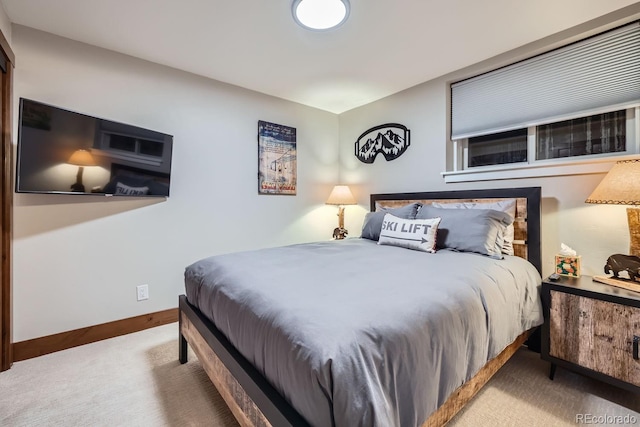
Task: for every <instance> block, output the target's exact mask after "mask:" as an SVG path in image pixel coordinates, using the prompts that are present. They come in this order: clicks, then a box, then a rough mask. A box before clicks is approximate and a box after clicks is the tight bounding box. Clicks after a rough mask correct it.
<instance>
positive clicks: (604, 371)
mask: <svg viewBox="0 0 640 427" xmlns="http://www.w3.org/2000/svg"><path fill="white" fill-rule="evenodd" d="M542 304H543V309H544V319H545V321H544V325H543V327H542V352H541V357H542V359H544V360H548V361H549V362H551V371H550V373H549V378H551V379H553V376H554V375H555V370H556V366H560V367H563V368H566V369H570V370H573V371H575V372H578V373H580V374H583V375H587V376H590V377H593V378H596V379H598V380H601V381H604V382H607V383H610V384H613V385H616V386H619V387H622V388H624V389H626V390H629V391H634V392H640V355H639V354H638V352H639V349H638V346H639V344H640V293H636V292H632V291H627V290H625V289H622V288H616V287H614V286H610V285H605V284H603V283H598V282H594V281H593V280H592V279H591V277H590V276H582V277H580V278H570V277H562V276H561V277H560V279H559V280H557V281H555V282H553V281H550V280H549V279H545V280H543V281H542Z"/></svg>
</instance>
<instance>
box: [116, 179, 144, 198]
mask: <svg viewBox="0 0 640 427" xmlns="http://www.w3.org/2000/svg"><path fill="white" fill-rule="evenodd" d="M147 193H149V187H129V186H128V185H124V184H123V183H121V182H118V183H117V184H116V191H115V193H114V194H115V195H116V196H144V195H145V194H147Z"/></svg>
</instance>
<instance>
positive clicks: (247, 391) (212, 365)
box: [179, 187, 542, 427]
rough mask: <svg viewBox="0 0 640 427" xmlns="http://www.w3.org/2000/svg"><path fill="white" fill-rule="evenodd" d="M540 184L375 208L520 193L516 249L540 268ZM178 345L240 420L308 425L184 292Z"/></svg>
mask: <svg viewBox="0 0 640 427" xmlns="http://www.w3.org/2000/svg"><path fill="white" fill-rule="evenodd" d="M540 194H541V191H540V187H526V188H507V189H493V190H468V191H445V192H426V193H425V192H422V193H398V194H372V195H371V210H372V211H375V210H376V209H378V208H379V207H392V206H400V205H403V204H407V203H410V202H414V201H418V202H422V203H431V202H434V201H440V202H443V203H446V202H459V201H475V202H485V203H486V202H493V201H498V200H501V199H514V198H515V199H517V208H516V209H517V210H516V221H515V222H514V225H515V232H516V235H515V241H514V250H515V252H516V255H518V256H521V257H523V258H526V259H528V260H529V261H530V262H531V263H532V264H533V265H534V266H535V267H536V268H537V269H538V271H539V272H540V271H541V259H542V258H541V245H540ZM179 310H180V316H179V322H180V337H179V341H180V345H179V353H180V354H179V359H180V362H181V363H186V362H187V347H188V345H189V346H191V348H192V349H193V351H195V353H196V355H197V356H198V359H199V360H200V362H201V363H202V366H203V368H204V369H205V371H206V373H207V375H208V376H209V378H210V379H211V381H212V382H213V384H214V385H215V387H216V388H217V389H218V391H219V393H220V395H221V396H222V398H223V399H224V400H225V402H226V403H227V405H228V406H229V408H230V409H231V411H232V413H233V414H234V416H235V417H236V419H237V420H238V422H239V424H240V425H241V426H243V427H244V426H277V427H280V426H291V427H293V426H296V427H298V426H308V425H309V424H308V423H307V421H306V420H305V419H304V418H303V417H302V416H301V415H300V414H299V413H298V412H297V411H296V410H295V409H293V408H292V407H291V405H289V403H288V402H287V401H286V400H285V399H284V398H283V397H282V396H281V395H280V394H279V393H278V392H277V391H276V390H275V389H274V388H273V387H272V386H271V385H270V384H269V382H268V381H267V380H266V379H265V378H264V376H262V375H261V374H260V373H259V372H258V371H257V369H256V368H254V367H253V366H252V365H251V363H249V362H248V361H247V360H246V359H245V358H244V357H243V356H242V355H241V354H240V353H239V352H238V351H237V350H236V349H235V348H234V347H233V345H232V344H231V343H230V342H229V341H228V340H227V339H226V337H225V336H224V335H223V334H222V333H221V332H220V331H219V330H218V329H217V328H216V327H215V326H214V325H213V324H212V323H211V321H209V320H208V319H207V318H206V317H204V315H202V313H201V312H200V311H199V310H198V309H197V308H196V307H194V306H192V305H191V304H189V302H188V301H187V298H186V296H185V295H181V296H180V298H179ZM530 333H531V331H526V332H524V333H523V334H521V335H520V336H519V337H518V338H516V339H515V341H513V343H511V344H510V345H509V346H507V348H505V349H504V350H503V351H502V352H501V353H500V354H499V355H498V356H496V357H495V358H493V359H491V360H490V361H488V362H487V363H486V364H485V366H484V367H483V368H482V369H481V370H480V371H479V372H478V373H477V374H476V375H475V376H474V377H473V378H472V379H471V380H469V381H467V382H466V383H465V384H463V385H462V386H460V387H459V388H458V389H457V390H456V391H454V392H453V393H452V395H451V396H449V398H448V399H447V401H446V402H445V403H444V404H443V405H442V406H440V407H439V408H438V409H437V410H436V411H435V412H434V413H433V414H432V415H431V416H430V417H429V418H428V419H427V421H426V422H425V423H424V424H423V425H422V427H431V426H442V425H444V424H446V423H447V422H448V421H449V420H450V419H451V418H453V417H454V416H455V414H456V413H457V412H458V411H459V410H460V409H462V407H463V406H464V405H465V404H466V403H467V402H469V401H470V400H471V399H472V398H473V396H474V395H475V394H476V393H477V392H478V391H479V390H480V389H481V388H482V386H484V385H485V384H486V383H487V382H488V381H489V379H491V377H492V376H493V374H495V373H496V372H497V371H498V369H500V368H501V367H502V366H503V365H504V364H505V363H506V362H507V361H508V360H509V358H510V357H511V356H512V355H513V354H514V353H515V352H516V351H517V350H518V348H519V347H520V346H521V345H522V344H524V343H525V341H526V340H527V338H528V337H529V334H530Z"/></svg>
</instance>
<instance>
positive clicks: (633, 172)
mask: <svg viewBox="0 0 640 427" xmlns="http://www.w3.org/2000/svg"><path fill="white" fill-rule="evenodd" d="M586 203H601V204H608V205H640V159H634V160H621V161H619V162H617V163H616V164H615V165H613V167H612V168H611V170H610V171H609V172H608V173H607V174H606V175H605V177H604V178H603V179H602V181H601V182H600V184H598V186H597V187H596V189H595V190H593V193H591V195H590V196H589V198H588V199H587V200H586Z"/></svg>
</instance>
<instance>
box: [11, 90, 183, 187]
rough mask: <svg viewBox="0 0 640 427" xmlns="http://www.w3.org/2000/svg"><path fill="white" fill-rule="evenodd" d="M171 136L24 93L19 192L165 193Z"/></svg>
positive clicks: (167, 185) (19, 149) (19, 132)
mask: <svg viewBox="0 0 640 427" xmlns="http://www.w3.org/2000/svg"><path fill="white" fill-rule="evenodd" d="M172 148H173V137H172V136H171V135H167V134H164V133H160V132H155V131H152V130H148V129H143V128H140V127H137V126H131V125H127V124H124V123H118V122H113V121H110V120H104V119H99V118H97V117H91V116H88V115H85V114H80V113H74V112H72V111H68V110H65V109H63V108H59V107H54V106H53V105H48V104H43V103H41V102H37V101H32V100H30V99H24V98H21V99H20V117H19V127H18V156H17V167H16V192H18V193H53V194H92V195H103V196H129V197H131V196H133V197H149V196H151V197H167V196H169V188H170V184H171V151H172Z"/></svg>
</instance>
